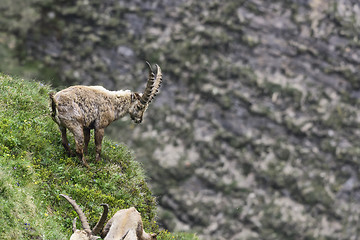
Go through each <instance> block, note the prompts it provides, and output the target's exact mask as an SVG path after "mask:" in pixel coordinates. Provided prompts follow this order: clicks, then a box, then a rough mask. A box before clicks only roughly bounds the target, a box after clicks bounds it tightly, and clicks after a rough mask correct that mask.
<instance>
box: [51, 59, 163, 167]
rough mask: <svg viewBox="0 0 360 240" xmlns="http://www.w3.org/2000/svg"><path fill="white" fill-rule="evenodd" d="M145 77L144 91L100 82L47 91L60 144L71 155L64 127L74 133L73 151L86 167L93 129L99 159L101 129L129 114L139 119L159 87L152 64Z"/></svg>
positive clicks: (157, 74)
mask: <svg viewBox="0 0 360 240" xmlns="http://www.w3.org/2000/svg"><path fill="white" fill-rule="evenodd" d="M147 64H148V67H149V78H148V81H147V84H146V88H145V91H144V93H138V92H131V91H130V90H125V91H124V90H120V91H109V90H106V89H105V88H103V87H101V86H72V87H69V88H66V89H64V90H61V91H59V92H57V93H50V99H51V108H52V114H51V116H52V118H53V120H54V121H55V122H56V123H57V124H58V125H59V128H60V131H61V137H62V145H63V146H64V148H65V150H66V151H67V152H68V154H69V155H72V153H71V150H70V147H69V143H68V140H67V136H66V129H69V130H70V132H72V133H73V134H74V139H75V144H76V154H77V155H78V156H79V158H80V159H81V161H82V162H83V164H84V165H85V166H87V167H89V165H88V164H87V162H86V159H85V156H84V154H86V153H87V148H88V143H89V140H90V130H91V129H94V130H95V146H96V161H99V160H100V154H101V143H102V139H103V136H104V129H105V128H106V127H107V126H108V125H109V124H110V123H112V122H113V121H115V120H117V119H119V118H121V117H123V116H125V115H126V114H129V115H130V117H131V119H132V120H133V121H134V122H135V123H141V122H142V119H143V114H144V112H145V111H146V109H147V108H148V106H149V104H150V102H151V101H152V99H154V97H155V96H156V94H157V93H158V91H159V88H160V85H161V82H162V73H161V69H160V67H159V66H158V65H156V68H157V73H156V77H155V74H154V73H153V71H152V69H151V66H150V64H149V63H148V62H147Z"/></svg>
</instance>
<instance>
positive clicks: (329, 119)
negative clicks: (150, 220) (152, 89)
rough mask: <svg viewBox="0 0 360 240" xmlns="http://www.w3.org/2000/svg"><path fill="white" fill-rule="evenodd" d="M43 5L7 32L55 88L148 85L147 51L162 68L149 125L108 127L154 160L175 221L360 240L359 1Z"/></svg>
mask: <svg viewBox="0 0 360 240" xmlns="http://www.w3.org/2000/svg"><path fill="white" fill-rule="evenodd" d="M32 1H33V3H31V4H32V5H31V8H30V9H32V11H33V14H34V15H31V16H33V17H32V18H31V19H32V21H33V24H32V25H30V26H29V27H28V28H27V29H26V31H25V34H24V33H22V32H21V31H17V30H16V29H18V28H16V27H13V28H12V29H7V31H11V32H13V33H15V34H17V36H19V38H20V37H21V36H23V37H22V38H21V39H23V42H22V43H21V44H19V45H18V48H20V49H21V50H22V51H24V52H25V53H26V54H25V55H26V56H27V57H31V58H33V59H36V60H40V61H42V62H43V63H44V66H45V67H49V66H50V67H52V68H55V69H57V70H58V71H59V78H60V81H59V82H57V83H55V84H57V85H68V84H74V83H82V84H100V85H104V86H105V87H107V88H110V89H120V88H129V89H137V90H142V89H143V88H144V86H145V79H146V68H145V64H144V60H145V59H146V60H148V61H150V62H152V63H158V64H159V65H160V66H161V67H162V69H163V74H164V77H163V79H164V84H163V87H162V89H161V93H160V94H159V95H158V97H157V98H156V100H155V102H154V103H153V104H152V106H150V108H149V110H148V112H147V113H146V116H145V121H144V123H143V124H142V125H139V126H136V127H135V128H133V126H134V125H131V124H130V123H129V120H128V119H127V120H120V121H118V122H117V123H115V124H114V125H113V126H112V128H110V129H108V130H107V132H108V135H111V136H112V137H114V138H117V139H118V140H119V141H121V142H124V143H125V144H128V145H131V146H132V148H133V149H134V151H135V155H136V156H137V158H138V160H140V161H142V162H143V163H144V167H145V168H147V169H148V175H149V178H150V179H149V181H150V182H151V185H152V188H153V191H154V193H155V194H156V195H157V196H158V201H159V217H160V219H159V221H160V222H161V223H162V224H163V225H164V226H165V227H167V228H169V229H170V230H178V231H195V232H198V234H199V235H200V237H202V238H203V239H357V236H358V235H359V234H360V225H359V220H360V219H359V216H360V191H359V186H360V182H359V163H360V147H359V142H360V129H359V126H360V111H359V104H360V100H359V99H360V79H359V66H360V42H359V37H360V34H359V33H360V4H359V2H358V1H355V0H340V1H338V0H329V1H321V0H297V1H290V0H282V1H266V0H254V1H244V0H232V1H220V0H209V1H193V0H182V1H176V2H175V1H168V0H157V1H131V3H128V2H127V1H121V0H120V1H116V2H114V1H111V0H107V1H100V0H99V1H86V0H85V1H77V2H76V4H74V3H69V2H68V1H55V0H47V1H45V0H32ZM325 2H326V3H325ZM29 4H30V3H29ZM27 11H29V9H27ZM20 15H21V16H23V17H24V16H25V15H26V14H20ZM25 17H26V16H25ZM8 25H9V23H8ZM14 29H15V30H14ZM19 32H20V33H22V34H19ZM105 154H106V153H105Z"/></svg>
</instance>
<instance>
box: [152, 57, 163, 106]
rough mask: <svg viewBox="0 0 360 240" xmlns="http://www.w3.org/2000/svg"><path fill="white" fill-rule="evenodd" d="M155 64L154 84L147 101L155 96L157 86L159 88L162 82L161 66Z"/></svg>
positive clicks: (157, 89)
mask: <svg viewBox="0 0 360 240" xmlns="http://www.w3.org/2000/svg"><path fill="white" fill-rule="evenodd" d="M155 66H156V78H155V81H154V84H153V88H152V90H151V95H150V99H149V103H150V102H151V101H152V100H153V99H154V98H155V96H156V94H158V92H159V88H160V86H161V83H162V72H161V68H160V67H159V65H157V64H155Z"/></svg>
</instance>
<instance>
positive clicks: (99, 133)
mask: <svg viewBox="0 0 360 240" xmlns="http://www.w3.org/2000/svg"><path fill="white" fill-rule="evenodd" d="M103 137H104V129H103V128H102V129H95V146H96V161H97V162H99V161H100V159H101V143H102V139H103Z"/></svg>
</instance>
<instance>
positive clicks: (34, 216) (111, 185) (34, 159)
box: [0, 74, 197, 239]
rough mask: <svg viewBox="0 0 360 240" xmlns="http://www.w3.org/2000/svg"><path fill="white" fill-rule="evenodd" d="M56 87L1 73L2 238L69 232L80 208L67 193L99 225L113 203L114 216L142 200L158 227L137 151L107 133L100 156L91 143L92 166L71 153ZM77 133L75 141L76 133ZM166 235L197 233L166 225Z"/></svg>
mask: <svg viewBox="0 0 360 240" xmlns="http://www.w3.org/2000/svg"><path fill="white" fill-rule="evenodd" d="M49 91H51V89H50V87H49V86H46V85H43V84H42V83H39V82H35V81H26V80H23V79H19V78H13V77H10V76H7V75H3V74H0V216H1V217H0V239H68V238H69V237H70V235H71V233H72V232H71V229H72V228H71V222H72V219H73V218H74V217H76V213H75V211H73V209H72V207H71V206H70V204H68V203H67V202H66V200H65V199H63V198H60V197H59V194H60V193H63V194H67V195H69V196H71V197H72V198H73V199H74V200H75V201H76V202H77V203H78V204H79V205H80V206H81V208H82V209H83V211H84V212H85V214H86V216H87V217H88V220H89V222H90V225H91V226H94V225H95V223H96V222H97V220H98V219H99V216H100V215H101V212H102V207H101V206H100V204H101V203H107V204H109V206H110V212H109V217H110V216H112V215H113V214H114V213H115V212H116V211H118V210H119V209H121V208H127V207H130V206H135V207H136V208H137V210H138V211H139V212H140V213H141V215H142V218H143V221H144V226H145V228H146V231H148V232H158V231H159V230H158V226H157V225H156V221H155V220H156V216H155V211H156V202H155V198H154V197H153V196H152V194H151V191H150V190H149V188H148V187H147V184H146V178H145V175H144V172H143V170H142V168H141V166H140V165H139V164H138V163H137V162H136V161H134V157H133V155H132V153H131V151H130V150H129V149H128V148H126V147H125V146H123V145H119V144H117V143H115V142H112V141H110V140H108V139H106V138H105V140H104V142H103V149H102V152H103V155H102V157H103V160H102V162H100V163H95V159H94V155H95V154H94V152H95V150H94V144H93V141H92V142H91V143H90V145H89V154H88V162H89V163H90V166H91V169H90V170H89V169H87V168H85V167H83V165H82V164H81V163H80V161H79V160H78V159H77V158H75V157H74V158H70V157H67V156H66V154H65V151H64V149H63V147H62V145H61V138H60V132H59V130H58V128H57V125H56V124H55V123H54V122H53V121H52V119H51V117H50V114H49V113H50V110H49V100H48V92H49ZM69 136H71V134H69ZM69 141H70V143H71V148H72V149H74V141H73V139H72V136H71V137H70V138H69ZM78 228H80V226H79V225H78ZM159 239H197V237H196V236H194V235H192V234H171V233H168V232H166V231H161V232H160V234H159Z"/></svg>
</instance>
